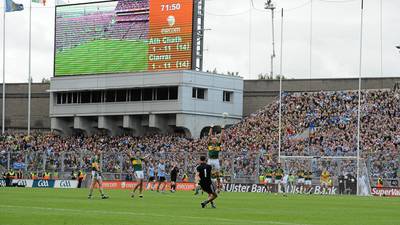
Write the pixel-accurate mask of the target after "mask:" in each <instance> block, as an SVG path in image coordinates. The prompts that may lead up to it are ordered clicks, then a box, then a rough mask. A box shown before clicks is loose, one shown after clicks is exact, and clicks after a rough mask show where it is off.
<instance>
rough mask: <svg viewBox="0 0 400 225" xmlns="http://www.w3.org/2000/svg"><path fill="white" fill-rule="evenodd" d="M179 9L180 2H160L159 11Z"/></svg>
mask: <svg viewBox="0 0 400 225" xmlns="http://www.w3.org/2000/svg"><path fill="white" fill-rule="evenodd" d="M180 9H181V4H180V3H172V4H161V11H177V10H180Z"/></svg>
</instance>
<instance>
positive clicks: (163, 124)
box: [149, 114, 170, 134]
mask: <svg viewBox="0 0 400 225" xmlns="http://www.w3.org/2000/svg"><path fill="white" fill-rule="evenodd" d="M149 127H154V128H157V129H159V130H160V131H161V133H164V134H165V133H168V131H169V130H170V129H169V127H168V115H159V114H150V115H149Z"/></svg>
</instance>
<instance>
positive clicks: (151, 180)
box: [146, 163, 156, 191]
mask: <svg viewBox="0 0 400 225" xmlns="http://www.w3.org/2000/svg"><path fill="white" fill-rule="evenodd" d="M147 174H149V179H148V181H147V187H146V189H147V190H149V189H150V188H151V189H150V190H151V191H154V187H155V185H156V173H155V171H154V165H153V163H151V164H150V165H149V166H148V168H147Z"/></svg>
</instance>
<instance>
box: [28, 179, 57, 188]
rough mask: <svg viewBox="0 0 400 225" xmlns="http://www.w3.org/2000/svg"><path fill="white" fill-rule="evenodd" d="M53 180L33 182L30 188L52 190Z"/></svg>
mask: <svg viewBox="0 0 400 225" xmlns="http://www.w3.org/2000/svg"><path fill="white" fill-rule="evenodd" d="M54 183H55V182H54V180H34V181H33V185H32V187H34V188H54Z"/></svg>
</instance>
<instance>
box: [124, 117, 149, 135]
mask: <svg viewBox="0 0 400 225" xmlns="http://www.w3.org/2000/svg"><path fill="white" fill-rule="evenodd" d="M122 127H123V128H125V129H131V130H132V131H133V135H135V136H142V135H144V131H145V130H144V127H143V126H142V118H141V116H130V115H125V116H124V117H123V119H122Z"/></svg>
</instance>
